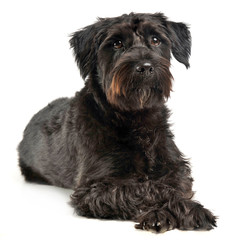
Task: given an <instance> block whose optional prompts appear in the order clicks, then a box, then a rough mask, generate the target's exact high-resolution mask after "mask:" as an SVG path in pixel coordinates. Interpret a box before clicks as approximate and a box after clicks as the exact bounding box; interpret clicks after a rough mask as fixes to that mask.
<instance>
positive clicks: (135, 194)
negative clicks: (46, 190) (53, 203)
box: [71, 179, 145, 220]
mask: <svg viewBox="0 0 240 240" xmlns="http://www.w3.org/2000/svg"><path fill="white" fill-rule="evenodd" d="M120 181H121V180H120ZM141 185H142V184H141V183H137V182H133V180H131V183H129V182H126V183H119V182H118V181H117V180H116V179H115V180H114V181H109V180H108V181H104V180H103V181H100V182H95V183H92V184H85V185H83V186H79V187H78V188H77V189H76V190H75V192H74V193H73V194H72V195H71V200H72V201H71V203H72V206H73V207H74V208H75V211H76V213H77V214H78V215H81V216H87V217H93V218H105V219H131V220H134V219H136V216H137V215H138V214H139V212H140V211H141V205H142V204H143V197H142V196H144V195H143V194H144V193H143V192H144V190H145V188H144V187H143V186H141Z"/></svg>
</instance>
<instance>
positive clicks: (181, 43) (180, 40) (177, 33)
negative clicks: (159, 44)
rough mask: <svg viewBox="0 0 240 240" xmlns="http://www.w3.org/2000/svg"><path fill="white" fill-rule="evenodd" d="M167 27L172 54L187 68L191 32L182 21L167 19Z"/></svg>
mask: <svg viewBox="0 0 240 240" xmlns="http://www.w3.org/2000/svg"><path fill="white" fill-rule="evenodd" d="M167 29H168V34H169V38H170V41H171V43H172V54H173V56H174V57H175V58H176V59H177V60H178V61H179V62H181V63H183V64H184V65H185V66H186V68H188V67H189V66H190V64H189V57H190V54H191V34H190V31H189V30H188V27H187V25H186V24H184V23H176V22H171V21H168V22H167Z"/></svg>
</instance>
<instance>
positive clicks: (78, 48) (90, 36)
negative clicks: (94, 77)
mask: <svg viewBox="0 0 240 240" xmlns="http://www.w3.org/2000/svg"><path fill="white" fill-rule="evenodd" d="M95 33H96V27H95V24H92V25H90V26H87V27H85V28H83V29H82V30H80V31H77V32H75V33H73V34H72V35H71V39H70V41H69V42H70V46H71V48H73V53H74V55H75V60H76V62H77V65H78V67H79V69H80V73H81V76H82V77H83V79H85V78H86V77H87V76H88V75H89V73H91V72H92V71H93V70H94V69H93V67H94V66H95V61H96V54H95V43H94V39H95Z"/></svg>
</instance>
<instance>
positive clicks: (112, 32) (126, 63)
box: [70, 13, 191, 111]
mask: <svg viewBox="0 0 240 240" xmlns="http://www.w3.org/2000/svg"><path fill="white" fill-rule="evenodd" d="M70 44H71V47H73V49H74V53H75V57H76V61H77V63H78V66H79V68H80V71H81V74H82V76H83V78H86V77H87V76H89V78H90V79H92V80H94V81H97V84H98V85H99V86H100V88H101V90H102V92H103V93H104V95H105V96H106V99H107V101H108V102H109V103H110V104H111V105H113V106H114V107H116V108H118V109H120V110H124V111H129V110H130V111H132V110H139V109H142V108H149V107H152V106H154V105H156V104H158V103H159V101H161V100H162V99H163V98H164V97H165V98H168V97H169V95H170V91H171V85H172V84H171V82H172V75H171V73H170V70H169V67H170V57H171V52H172V54H173V56H174V57H175V58H176V59H177V60H178V61H179V62H181V63H183V64H184V65H185V66H186V67H189V62H188V58H189V55H190V49H191V37H190V33H189V31H188V29H187V26H186V25H185V24H183V23H174V22H170V21H167V20H166V18H165V17H164V16H163V15H162V14H160V13H158V14H133V13H132V14H129V15H123V16H120V17H117V18H106V19H99V21H98V22H97V23H95V24H93V25H90V26H88V27H86V28H84V29H83V30H80V31H78V32H75V33H74V34H73V36H72V38H71V40H70Z"/></svg>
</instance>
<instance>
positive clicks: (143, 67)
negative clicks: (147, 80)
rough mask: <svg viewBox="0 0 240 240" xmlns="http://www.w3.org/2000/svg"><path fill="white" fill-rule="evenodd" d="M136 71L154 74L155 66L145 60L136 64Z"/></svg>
mask: <svg viewBox="0 0 240 240" xmlns="http://www.w3.org/2000/svg"><path fill="white" fill-rule="evenodd" d="M136 71H137V72H138V73H141V74H146V75H148V74H152V73H153V71H154V68H153V66H152V64H151V63H150V62H144V63H141V64H138V65H137V66H136Z"/></svg>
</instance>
